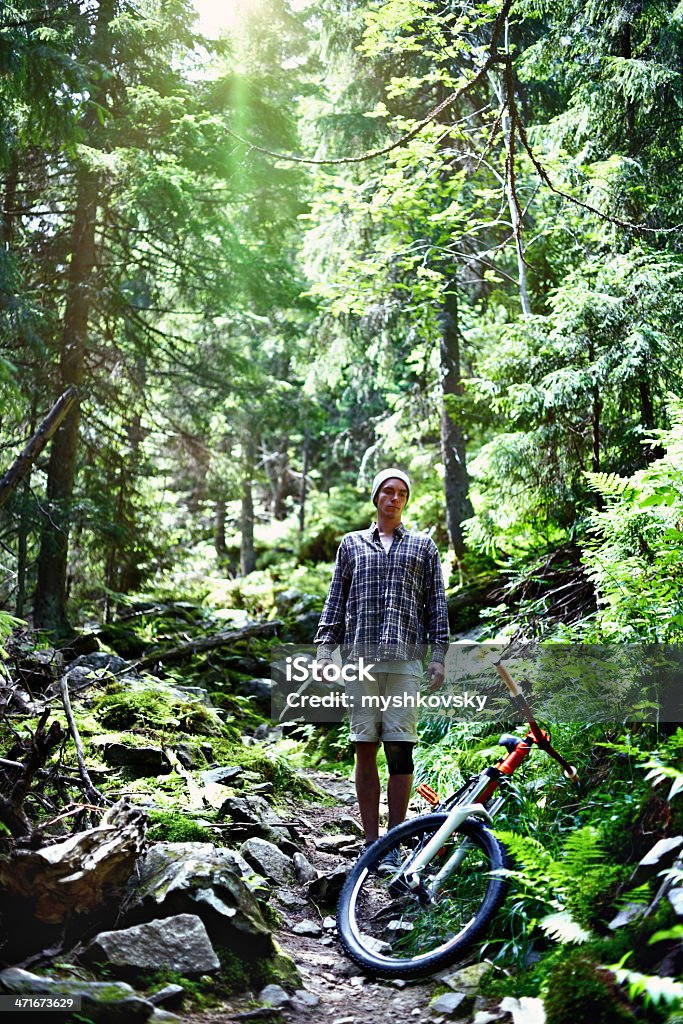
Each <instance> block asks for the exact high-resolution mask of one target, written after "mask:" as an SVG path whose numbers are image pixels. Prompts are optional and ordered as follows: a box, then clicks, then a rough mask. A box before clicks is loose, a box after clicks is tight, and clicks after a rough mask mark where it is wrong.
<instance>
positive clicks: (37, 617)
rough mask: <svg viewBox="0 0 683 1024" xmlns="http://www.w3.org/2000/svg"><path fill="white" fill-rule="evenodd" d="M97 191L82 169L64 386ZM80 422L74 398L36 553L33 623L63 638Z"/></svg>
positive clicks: (76, 377) (82, 317)
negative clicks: (36, 574) (36, 576)
mask: <svg viewBox="0 0 683 1024" xmlns="http://www.w3.org/2000/svg"><path fill="white" fill-rule="evenodd" d="M98 191H99V190H98V182H97V179H96V177H95V175H94V174H92V173H91V172H90V171H81V172H80V174H79V180H78V190H77V199H76V215H75V219H74V227H73V233H72V241H71V252H72V258H71V267H70V271H69V281H68V287H67V296H66V310H65V313H64V323H63V329H62V340H61V357H60V364H59V373H60V380H61V385H62V387H63V388H68V387H71V386H76V387H79V385H80V384H81V383H82V380H83V373H84V370H85V354H86V350H87V345H88V317H89V315H90V303H91V299H90V279H91V277H92V271H93V267H94V264H95V227H96V222H97V202H98ZM79 423H80V404H79V402H76V404H75V405H74V407H73V408H72V409H71V411H70V412H69V414H68V416H67V417H66V419H65V421H64V423H63V424H62V426H61V427H60V428H59V430H58V431H57V433H56V435H55V438H54V441H53V442H52V448H51V450H50V461H49V463H48V471H47V505H48V518H47V521H46V522H45V524H44V526H43V530H42V534H41V542H40V554H39V556H38V585H37V588H36V595H35V602H34V606H33V617H34V622H35V624H36V626H38V627H39V628H41V629H46V630H48V631H50V632H51V633H54V634H56V635H57V636H67V635H68V634H69V633H70V632H71V627H70V625H69V620H68V618H67V612H66V571H67V558H68V550H69V526H70V519H71V507H70V506H71V499H72V495H73V489H74V481H75V478H76V457H77V453H78V440H79Z"/></svg>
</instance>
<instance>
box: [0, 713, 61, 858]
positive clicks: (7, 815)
mask: <svg viewBox="0 0 683 1024" xmlns="http://www.w3.org/2000/svg"><path fill="white" fill-rule="evenodd" d="M49 715H50V711H49V709H48V710H46V711H44V712H43V714H42V716H41V718H40V720H39V722H38V725H37V727H36V730H35V732H34V733H33V735H32V736H30V737H29V738H28V739H22V740H20V741H19V746H20V747H21V751H20V752H21V753H23V754H25V758H24V761H23V763H21V764H20V768H21V773H20V775H19V777H18V778H17V779H16V781H15V782H14V784H13V785H12V788H11V790H10V794H9V796H0V821H1V822H2V823H3V824H4V825H6V826H7V828H8V829H9V831H10V833H11V835H12V836H13V837H14V838H15V839H19V838H22V837H25V836H30V835H31V834H32V833H33V826H32V825H31V823H30V821H29V820H28V817H27V815H26V811H25V809H24V802H25V800H26V797H27V796H28V794H29V790H30V789H31V784H32V782H33V779H34V777H35V775H36V774H37V772H38V771H39V770H40V769H41V768H42V767H43V765H44V764H45V762H46V760H47V758H48V757H49V755H50V753H51V751H52V750H54V748H55V747H56V746H58V745H59V744H60V743H61V742H62V738H63V736H64V733H63V730H62V727H61V725H60V724H59V722H56V721H55V722H53V723H52V724H51V726H50V728H49V729H47V730H46V729H45V726H46V724H47V720H48V718H49ZM15 749H16V748H15Z"/></svg>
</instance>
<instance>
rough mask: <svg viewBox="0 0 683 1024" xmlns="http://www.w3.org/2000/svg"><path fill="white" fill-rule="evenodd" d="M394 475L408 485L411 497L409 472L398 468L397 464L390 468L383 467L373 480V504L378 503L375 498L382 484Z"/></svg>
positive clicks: (371, 495)
mask: <svg viewBox="0 0 683 1024" xmlns="http://www.w3.org/2000/svg"><path fill="white" fill-rule="evenodd" d="M393 477H396V479H397V480H402V481H403V483H404V484H405V485H406V487H407V489H408V498H409V497H410V479H409V477H408V474H407V473H404V472H403V470H402V469H396V467H395V466H392V467H391V468H390V469H381V470H380V471H379V473H378V474H377V476H376V477H375V479H374V480H373V481H372V492H371V494H370V497H371V498H372V503H373V505H376V504H377V502H376V501H375V498H376V497H377V492H378V491H379V489H380V487H381V486H382V484H383V483H386V481H387V480H391V479H392V478H393ZM406 501H407V499H406Z"/></svg>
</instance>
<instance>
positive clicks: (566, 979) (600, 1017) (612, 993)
mask: <svg viewBox="0 0 683 1024" xmlns="http://www.w3.org/2000/svg"><path fill="white" fill-rule="evenodd" d="M563 954H564V955H563V956H562V958H561V959H559V960H558V961H557V962H556V963H555V964H554V965H553V967H552V969H551V970H550V971H549V972H548V975H547V978H546V983H545V986H544V988H543V991H542V995H543V1001H544V1005H545V1011H546V1022H547V1024H627V1022H631V1021H634V1020H635V1017H634V1015H633V1012H632V1010H631V1007H630V1005H629V1003H628V1000H627V999H626V997H625V996H624V994H623V992H622V991H621V989H620V988H619V987H618V985H617V983H616V980H615V978H614V975H613V974H612V973H611V972H610V971H608V970H606V969H605V968H604V967H601V966H600V965H599V964H598V962H597V961H596V960H594V959H593V958H592V957H591V955H590V954H589V953H588V952H586V951H585V950H583V949H569V950H567V949H566V947H563Z"/></svg>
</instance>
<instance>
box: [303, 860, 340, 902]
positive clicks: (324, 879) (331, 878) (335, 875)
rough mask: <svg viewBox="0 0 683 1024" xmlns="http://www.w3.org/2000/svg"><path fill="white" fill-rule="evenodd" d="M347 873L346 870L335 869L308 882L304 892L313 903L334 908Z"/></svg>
mask: <svg viewBox="0 0 683 1024" xmlns="http://www.w3.org/2000/svg"><path fill="white" fill-rule="evenodd" d="M347 874H348V871H347V869H346V868H336V869H335V870H334V871H329V872H328V873H327V874H324V875H320V876H319V877H318V878H316V879H314V880H313V881H312V882H309V883H308V885H307V887H306V890H307V892H308V896H309V898H310V899H311V900H312V901H313V903H316V904H318V903H320V904H322V905H323V906H329V907H331V906H334V905H335V904H336V902H337V898H338V896H339V893H340V892H341V890H342V886H343V884H344V882H345V881H346V876H347Z"/></svg>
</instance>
